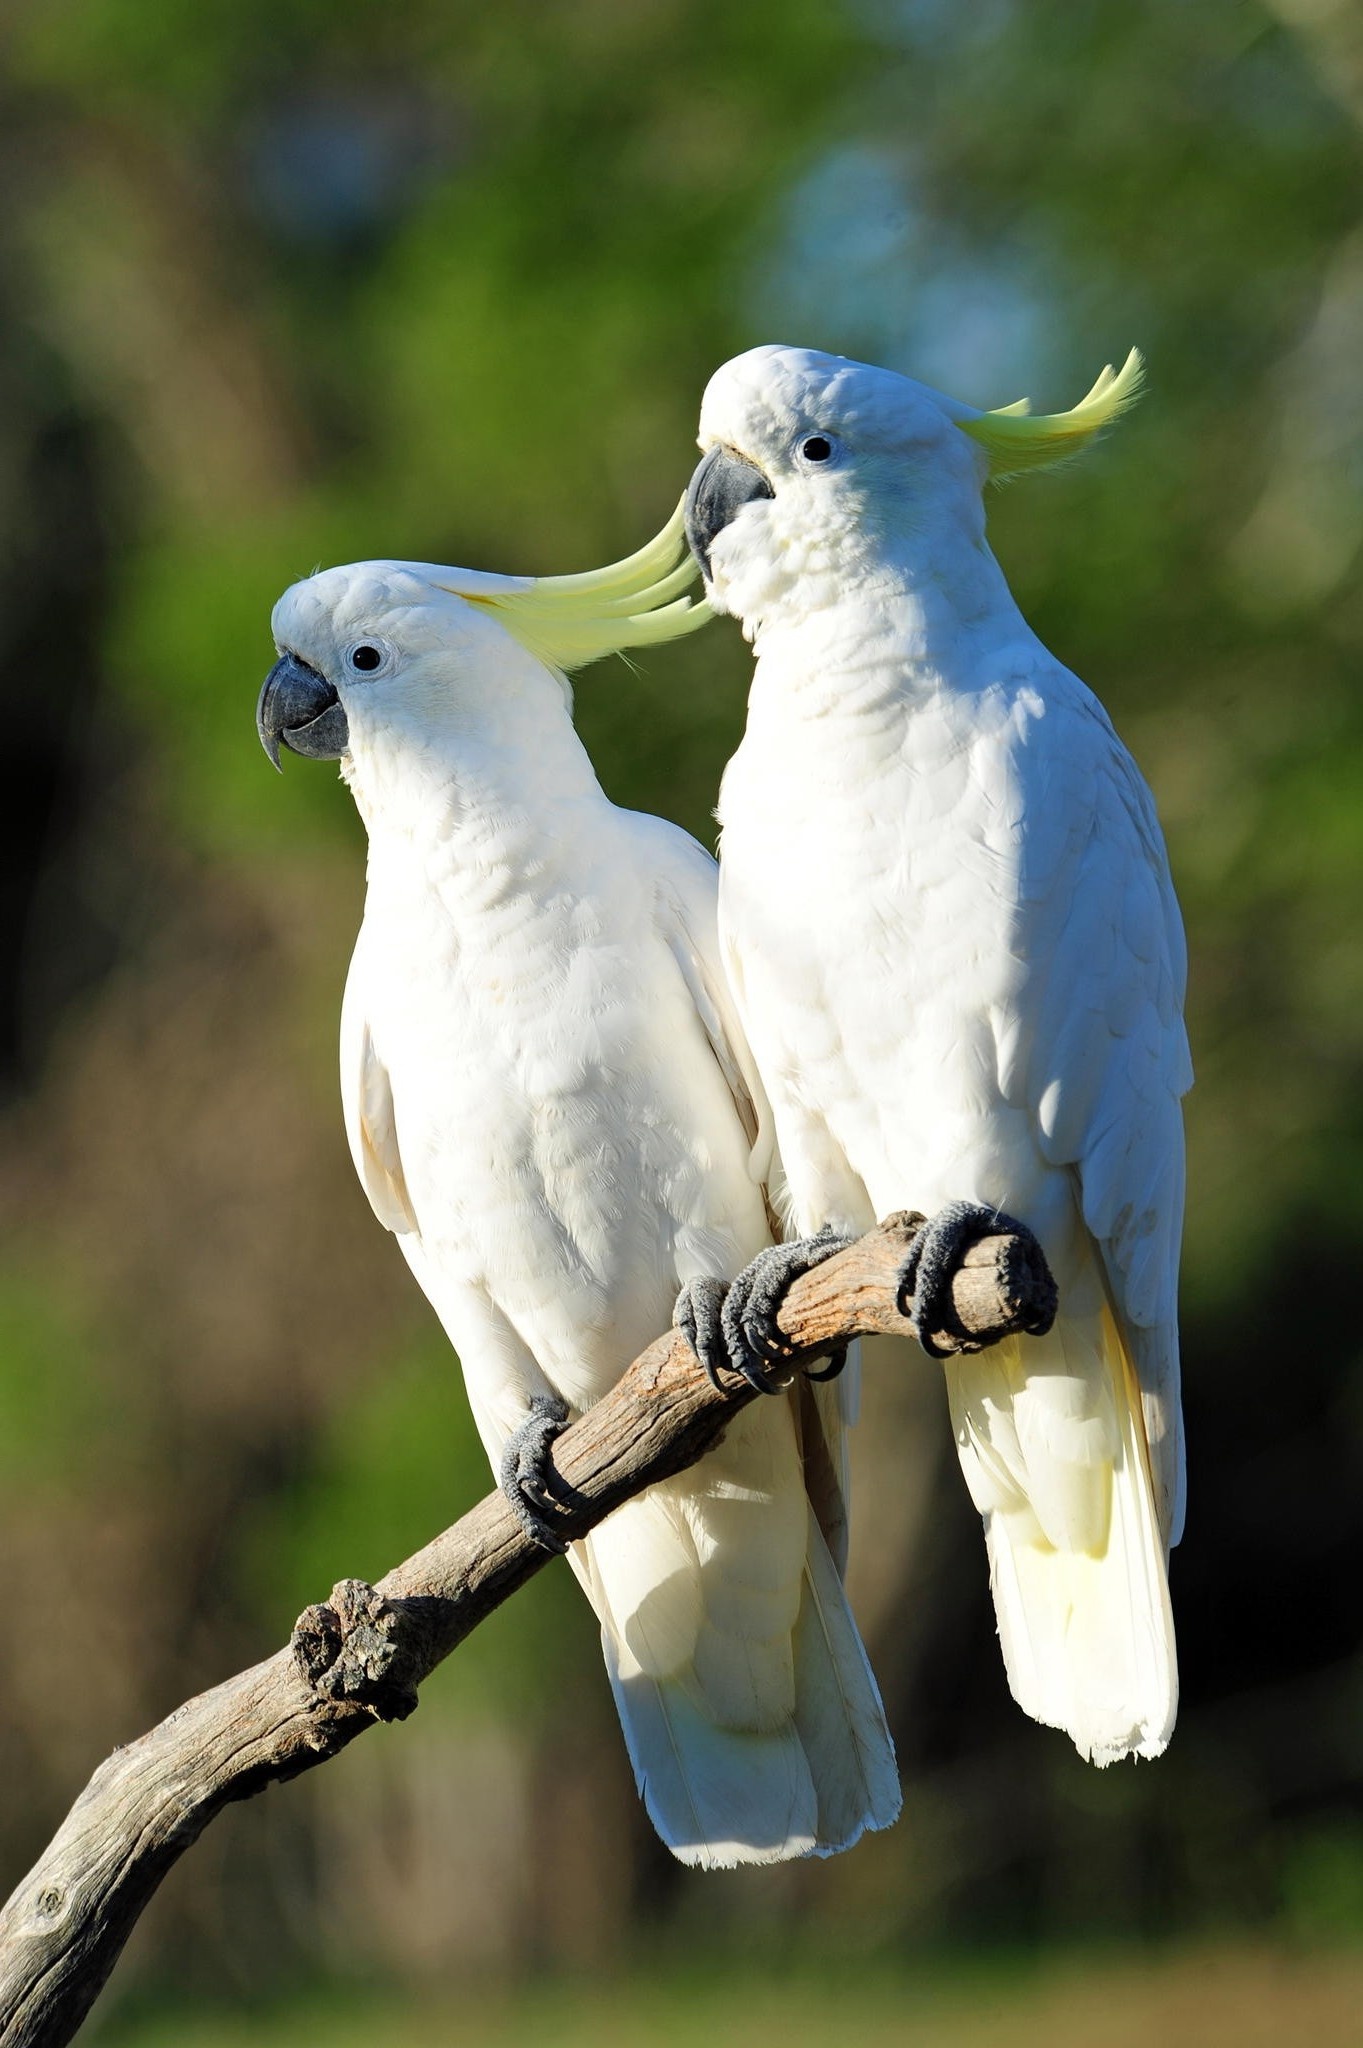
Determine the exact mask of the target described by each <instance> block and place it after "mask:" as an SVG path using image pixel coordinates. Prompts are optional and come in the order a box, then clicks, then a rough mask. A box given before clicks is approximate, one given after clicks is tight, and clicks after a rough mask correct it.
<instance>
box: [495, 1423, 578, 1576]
mask: <svg viewBox="0 0 1363 2048" xmlns="http://www.w3.org/2000/svg"><path fill="white" fill-rule="evenodd" d="M567 1426H568V1410H567V1408H566V1406H565V1405H564V1403H563V1402H562V1401H560V1400H559V1399H558V1397H557V1395H554V1394H536V1395H534V1396H533V1397H532V1399H531V1402H530V1413H529V1414H528V1415H527V1416H526V1418H525V1421H524V1422H523V1423H522V1424H521V1426H520V1428H519V1429H518V1430H516V1432H515V1433H514V1435H513V1436H511V1437H510V1438H508V1440H507V1444H506V1448H505V1449H504V1450H503V1452H502V1462H501V1467H500V1470H499V1473H498V1478H499V1479H500V1482H501V1488H502V1492H503V1493H504V1494H505V1495H506V1498H507V1502H508V1504H509V1505H510V1507H511V1509H512V1511H513V1513H514V1514H515V1517H516V1520H517V1521H518V1522H519V1523H520V1525H521V1527H522V1528H523V1529H524V1531H525V1533H526V1535H527V1536H529V1537H532V1538H533V1540H534V1541H535V1542H536V1543H538V1544H539V1545H540V1547H541V1549H543V1550H550V1551H552V1552H553V1553H554V1555H555V1556H556V1557H562V1556H563V1554H564V1552H565V1551H566V1550H567V1548H568V1545H567V1544H566V1543H565V1542H564V1540H563V1538H562V1537H561V1536H560V1535H559V1533H558V1531H557V1529H556V1528H555V1527H554V1525H553V1522H552V1521H551V1520H550V1518H549V1514H548V1512H546V1511H547V1510H552V1509H553V1508H555V1507H556V1506H566V1505H567V1504H568V1502H569V1501H570V1499H571V1489H570V1488H569V1487H568V1486H567V1485H566V1483H565V1482H564V1480H562V1479H561V1478H560V1477H559V1474H558V1472H557V1471H556V1470H555V1467H554V1458H553V1447H554V1442H555V1439H556V1438H558V1437H560V1436H562V1434H563V1432H564V1430H565V1429H566V1428H567Z"/></svg>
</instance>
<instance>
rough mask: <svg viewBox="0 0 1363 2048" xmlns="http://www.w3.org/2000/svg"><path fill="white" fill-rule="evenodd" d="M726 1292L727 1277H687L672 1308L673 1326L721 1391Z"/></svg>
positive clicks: (725, 1349)
mask: <svg viewBox="0 0 1363 2048" xmlns="http://www.w3.org/2000/svg"><path fill="white" fill-rule="evenodd" d="M728 1292H729V1283H728V1281H727V1280H708V1279H701V1280H688V1281H687V1283H686V1285H685V1287H683V1289H682V1291H681V1293H680V1294H679V1295H678V1296H677V1306H676V1307H675V1308H674V1309H673V1311H672V1324H673V1328H674V1329H678V1330H680V1331H681V1333H682V1335H683V1337H685V1339H686V1341H687V1343H688V1344H689V1345H690V1346H691V1349H692V1350H693V1351H694V1352H695V1354H696V1356H697V1358H698V1359H699V1360H700V1362H701V1364H702V1365H703V1366H704V1367H705V1377H706V1378H707V1379H708V1380H709V1382H710V1385H711V1386H712V1387H714V1388H715V1390H716V1391H717V1392H719V1393H722V1392H723V1391H724V1382H723V1381H722V1380H721V1378H720V1376H719V1375H720V1368H721V1366H728V1364H729V1351H728V1346H727V1345H726V1344H725V1342H724V1330H723V1323H722V1312H723V1308H724V1297H725V1295H726V1294H727V1293H728Z"/></svg>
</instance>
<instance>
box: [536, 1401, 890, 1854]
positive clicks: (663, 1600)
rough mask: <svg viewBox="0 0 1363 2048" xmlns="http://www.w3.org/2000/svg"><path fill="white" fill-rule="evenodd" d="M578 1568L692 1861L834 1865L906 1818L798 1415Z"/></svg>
mask: <svg viewBox="0 0 1363 2048" xmlns="http://www.w3.org/2000/svg"><path fill="white" fill-rule="evenodd" d="M571 1557H572V1562H573V1566H574V1569H575V1570H576V1572H577V1574H578V1577H579V1578H580V1579H581V1581H582V1583H583V1585H584V1587H585V1588H586V1590H587V1593H588V1595H589V1597H590V1598H591V1601H592V1604H593V1606H594V1607H595V1608H596V1611H597V1614H598V1616H599V1617H600V1619H601V1623H602V1639H603V1646H604V1650H605V1656H606V1665H607V1669H608V1671H609V1673H610V1679H611V1686H612V1689H613V1691H614V1694H615V1700H616V1705H617V1708H618V1710H619V1714H620V1720H621V1724H622V1726H623V1728H624V1732H625V1741H626V1745H627V1747H628V1749H629V1755H630V1761H631V1763H632V1764H633V1766H634V1773H635V1777H636V1779H637V1781H638V1785H639V1791H640V1794H641V1796H642V1798H643V1800H644V1802H645V1804H646V1806H647V1808H648V1812H649V1816H650V1818H651V1820H652V1821H653V1824H654V1826H655V1827H656V1828H657V1830H658V1832H659V1834H660V1835H661V1836H662V1838H663V1840H664V1841H665V1842H666V1843H667V1844H668V1846H669V1848H670V1849H671V1850H672V1851H673V1853H674V1854H675V1855H676V1856H678V1857H679V1858H680V1859H681V1861H682V1862H684V1863H689V1864H693V1865H697V1866H699V1867H701V1868H705V1869H722V1868H728V1867H731V1866H733V1865H735V1864H740V1863H775V1862H782V1861H785V1860H787V1859H789V1858H792V1857H798V1856H808V1855H811V1854H829V1853H831V1852H832V1851H833V1850H835V1849H842V1848H847V1847H849V1846H850V1845H851V1843H853V1842H854V1841H856V1840H857V1838H858V1837H859V1836H860V1835H861V1834H862V1833H863V1832H864V1831H865V1830H866V1829H867V1828H877V1827H885V1826H888V1825H889V1823H890V1822H891V1821H893V1820H894V1818H895V1817H896V1815H897V1813H898V1811H899V1779H898V1773H897V1771H896V1768H895V1762H894V1749H893V1745H892V1743H891V1741H890V1736H889V1731H888V1730H887V1728H886V1726H885V1717H884V1713H883V1710H882V1708H881V1704H880V1696H879V1694H878V1692H877V1690H876V1684H875V1679H874V1677H873V1676H872V1674H871V1668H870V1665H869V1663H868V1662H867V1658H866V1652H865V1650H864V1649H863V1648H862V1645H861V1639H860V1637H859V1636H858V1634H857V1630H856V1624H855V1622H854V1621H853V1619H852V1615H851V1611H850V1609H849V1608H848V1605H847V1599H846V1595H845V1593H844V1592H843V1589H842V1582H841V1580H840V1578H839V1576H838V1571H837V1568H836V1566H835V1564H834V1562H833V1560H832V1558H831V1556H830V1555H829V1552H828V1547H827V1545H826V1543H825V1542H824V1539H823V1536H822V1534H821V1532H820V1530H819V1527H818V1523H817V1521H816V1519H815V1516H814V1514H813V1511H812V1509H811V1507H810V1504H809V1502H808V1500H807V1498H806V1495H805V1489H804V1484H803V1480H802V1477H801V1469H800V1461H799V1453H798V1449H797V1446H796V1439H795V1430H794V1427H793V1420H792V1408H791V1404H790V1403H789V1402H788V1401H781V1402H776V1401H764V1402H761V1403H759V1404H757V1405H755V1406H754V1407H752V1408H749V1409H746V1410H745V1411H744V1412H743V1414H742V1415H741V1416H740V1417H738V1418H737V1419H736V1421H735V1422H734V1423H733V1424H732V1425H731V1427H730V1430H729V1433H728V1435H727V1437H726V1439H725V1441H724V1443H722V1444H721V1445H719V1446H718V1447H717V1448H716V1450H715V1451H713V1452H711V1453H710V1454H709V1456H708V1457H706V1458H705V1459H703V1460H702V1462H701V1463H700V1465H698V1466H696V1467H695V1468H693V1470H692V1471H690V1472H687V1473H683V1474H681V1475H680V1477H678V1478H677V1479H674V1480H669V1481H668V1482H666V1484H665V1485H663V1486H659V1487H654V1488H652V1489H651V1490H650V1491H649V1492H648V1493H647V1494H644V1495H642V1496H641V1497H640V1498H639V1499H638V1500H636V1501H630V1502H628V1503H626V1505H625V1506H624V1507H623V1508H621V1509H619V1510H618V1511H617V1513H616V1514H614V1515H612V1516H611V1517H610V1519H609V1521H607V1522H605V1523H603V1525H602V1527H601V1528H600V1529H598V1530H596V1531H595V1532H594V1533H593V1535H592V1536H591V1537H589V1538H588V1539H587V1541H586V1542H585V1543H584V1544H580V1545H575V1546H574V1549H573V1552H572V1553H571Z"/></svg>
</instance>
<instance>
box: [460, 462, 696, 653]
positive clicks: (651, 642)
mask: <svg viewBox="0 0 1363 2048" xmlns="http://www.w3.org/2000/svg"><path fill="white" fill-rule="evenodd" d="M684 502H685V501H684V500H683V503H682V504H679V505H678V506H677V509H676V511H675V512H674V513H673V515H672V517H671V518H670V519H669V520H668V522H667V525H666V526H665V527H664V528H663V530H662V532H661V533H659V534H658V535H656V536H655V538H654V539H653V540H651V541H649V543H648V545H647V546H646V547H642V548H640V549H639V550H638V551H637V553H635V554H632V555H628V556H626V558H625V560H624V561H622V562H611V563H609V564H608V565H607V566H606V567H605V568H604V569H587V570H584V571H583V572H582V573H581V574H579V575H575V576H537V577H535V578H534V579H533V580H528V581H527V582H526V583H525V584H524V586H523V587H522V588H520V589H518V590H507V591H505V592H503V591H496V592H489V593H487V594H486V595H478V596H473V595H469V594H468V593H465V594H466V596H467V597H468V602H470V603H473V604H481V605H482V606H483V607H484V608H485V609H486V610H488V611H492V612H496V614H497V615H498V617H499V618H500V619H501V621H502V624H503V625H504V626H505V627H506V629H507V631H508V632H509V633H513V634H514V635H515V637H516V638H517V640H519V641H520V643H521V645H522V647H525V648H527V649H528V650H529V652H530V653H531V654H533V655H535V656H536V657H537V658H538V659H539V660H540V661H543V662H545V663H547V665H548V666H549V667H550V668H556V669H573V668H582V667H584V666H585V664H586V663H587V662H589V661H599V660H600V659H601V657H602V656H603V655H606V654H621V653H623V652H624V650H625V649H626V648H627V647H652V646H656V645H658V644H659V643H661V642H662V641H665V640H678V639H680V638H681V637H682V635H683V634H685V633H694V632H695V631H696V630H697V628H698V627H700V626H704V625H706V624H707V623H708V622H709V620H710V619H712V618H713V617H714V613H713V612H712V611H711V609H710V606H709V604H708V602H707V601H706V600H705V599H704V598H699V599H690V598H686V597H684V596H683V595H682V593H683V592H684V591H685V590H686V589H687V587H688V585H690V584H692V583H694V582H695V580H696V578H697V577H698V576H699V574H700V571H699V569H698V568H697V567H696V564H695V562H694V561H693V559H692V557H691V553H690V550H689V548H688V547H687V545H686V528H685V522H684V519H683V504H684Z"/></svg>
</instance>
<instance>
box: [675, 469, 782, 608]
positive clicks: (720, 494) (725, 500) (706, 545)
mask: <svg viewBox="0 0 1363 2048" xmlns="http://www.w3.org/2000/svg"><path fill="white" fill-rule="evenodd" d="M775 496H776V493H775V491H774V490H773V489H772V487H771V485H770V484H769V483H768V482H767V479H766V478H765V477H764V476H763V474H762V472H761V470H760V469H759V468H758V467H757V464H756V463H755V462H749V461H748V459H747V457H746V456H745V455H738V454H735V452H734V450H733V449H732V448H725V447H722V446H721V447H717V448H712V449H711V450H710V452H709V454H708V455H703V456H702V457H701V459H700V463H699V465H698V466H697V469H696V472H695V474H694V476H693V477H692V478H691V481H690V483H689V484H688V485H687V487H686V540H687V545H688V546H689V547H690V550H691V552H692V554H693V555H694V556H695V558H696V560H697V561H698V562H699V564H700V567H701V573H702V574H703V575H704V576H706V577H707V578H708V576H709V574H710V546H711V543H712V542H713V540H714V538H715V535H716V534H718V533H723V531H724V529H725V527H726V526H727V525H728V524H729V522H730V521H731V520H732V519H733V518H734V517H735V515H736V514H737V513H738V512H739V511H740V510H741V509H742V507H743V506H744V505H750V504H751V503H752V502H753V500H754V499H755V498H774V497H775Z"/></svg>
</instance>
